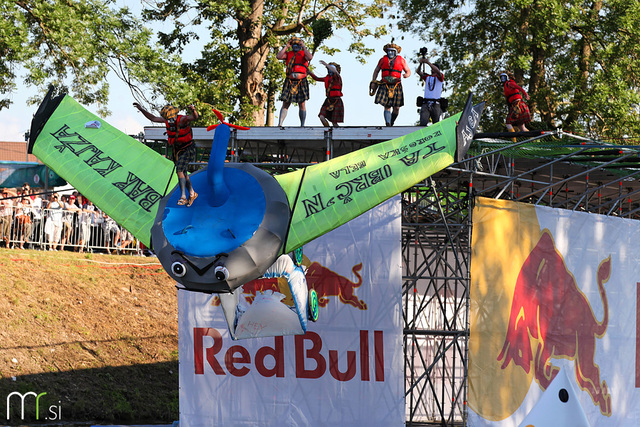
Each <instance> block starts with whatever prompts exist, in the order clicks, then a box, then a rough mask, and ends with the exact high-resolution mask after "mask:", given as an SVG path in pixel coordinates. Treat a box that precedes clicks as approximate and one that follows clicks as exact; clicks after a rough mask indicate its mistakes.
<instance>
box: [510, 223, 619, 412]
mask: <svg viewBox="0 0 640 427" xmlns="http://www.w3.org/2000/svg"><path fill="white" fill-rule="evenodd" d="M610 275H611V256H609V257H608V258H606V259H605V260H603V261H602V262H601V263H600V265H599V266H598V270H597V275H596V280H597V285H598V291H599V293H600V298H601V299H602V305H603V309H604V314H603V317H602V320H601V321H598V319H597V318H596V317H595V315H594V313H593V310H592V308H591V305H590V303H589V300H588V299H587V298H586V296H585V295H584V294H583V293H582V291H581V290H580V288H579V287H578V285H577V283H576V280H575V278H574V276H573V275H572V274H571V272H570V271H569V270H568V269H567V267H566V265H565V263H564V260H563V258H562V255H561V254H560V253H559V252H558V250H557V249H556V247H555V244H554V241H553V237H552V236H551V233H550V232H549V231H548V230H545V232H544V233H543V235H542V237H541V238H540V241H539V242H538V243H537V245H536V247H535V248H534V249H533V251H532V252H531V253H530V254H529V256H528V257H527V259H526V260H525V262H524V264H523V266H522V269H521V270H520V274H519V275H518V278H517V282H516V286H515V290H514V294H513V301H512V304H511V311H510V315H509V326H508V330H507V336H506V338H505V341H504V345H503V347H502V351H501V352H500V355H499V356H498V361H499V362H502V369H505V368H506V367H507V366H509V364H510V363H511V362H513V363H514V364H515V365H517V366H520V367H521V368H522V369H523V370H524V371H525V372H526V373H529V372H531V370H533V374H534V379H535V380H536V381H537V382H538V384H539V385H540V387H541V388H542V389H543V390H546V389H547V387H548V386H549V384H550V383H551V381H552V380H553V379H554V378H555V376H556V374H557V373H558V372H559V370H560V368H559V367H557V366H554V365H553V363H552V361H551V359H552V358H556V359H569V360H573V361H574V363H575V372H576V380H577V383H578V385H579V386H580V388H581V389H582V390H584V391H586V392H587V393H588V394H589V396H591V399H592V400H593V403H594V405H596V406H599V407H600V412H601V413H602V414H603V415H606V416H610V415H611V394H610V393H609V389H608V387H607V382H606V381H604V380H602V381H601V379H600V367H599V366H598V365H597V364H596V363H595V353H596V339H598V338H602V337H603V336H604V334H605V332H606V331H607V326H608V323H609V305H608V302H607V294H606V292H605V289H604V284H605V283H606V282H607V281H608V280H609V277H610ZM534 355H535V356H534Z"/></svg>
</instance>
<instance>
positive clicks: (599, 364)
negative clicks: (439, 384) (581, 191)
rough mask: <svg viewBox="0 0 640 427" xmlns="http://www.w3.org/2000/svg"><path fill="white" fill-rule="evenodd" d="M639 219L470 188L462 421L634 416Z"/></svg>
mask: <svg viewBox="0 0 640 427" xmlns="http://www.w3.org/2000/svg"><path fill="white" fill-rule="evenodd" d="M638 242H640V222H639V221H635V220H628V219H622V218H615V217H608V216H602V215H596V214H590V213H584V212H574V211H567V210H563V209H552V208H548V207H541V206H534V205H530V204H523V203H515V202H510V201H506V200H493V199H484V198H479V199H477V200H476V205H475V207H474V210H473V235H472V257H471V287H470V297H471V313H470V319H469V321H470V336H469V398H468V404H469V425H470V426H501V427H502V426H548V425H571V426H589V425H590V426H623V425H624V426H628V425H640V421H638V420H640V418H639V415H640V414H639V413H638V408H639V407H640V389H639V387H640V381H639V379H640V364H639V363H638V361H639V360H640V340H639V338H638V336H639V335H638V329H639V327H640V322H639V320H638V319H640V315H639V311H638V298H640V294H639V293H638V288H639V287H640V251H639V250H638Z"/></svg>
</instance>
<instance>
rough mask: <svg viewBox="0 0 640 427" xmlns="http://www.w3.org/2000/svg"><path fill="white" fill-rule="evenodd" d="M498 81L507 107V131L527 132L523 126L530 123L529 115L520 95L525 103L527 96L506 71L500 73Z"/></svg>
mask: <svg viewBox="0 0 640 427" xmlns="http://www.w3.org/2000/svg"><path fill="white" fill-rule="evenodd" d="M500 81H501V82H502V84H503V85H504V96H505V98H506V100H507V105H508V106H509V113H508V114H507V120H506V126H507V130H508V131H509V132H514V131H515V130H514V128H515V129H516V130H518V131H520V132H526V131H528V130H529V129H527V127H526V126H525V125H526V124H527V123H529V122H530V121H531V113H530V112H529V107H527V104H526V103H525V102H524V100H523V99H522V95H524V97H525V98H526V99H527V101H528V100H529V95H528V94H527V92H526V91H525V90H524V89H523V88H521V87H520V86H519V85H518V84H517V83H516V82H515V81H514V80H513V74H511V73H509V72H507V71H503V72H502V73H500Z"/></svg>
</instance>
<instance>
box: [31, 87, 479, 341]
mask: <svg viewBox="0 0 640 427" xmlns="http://www.w3.org/2000/svg"><path fill="white" fill-rule="evenodd" d="M483 108H484V103H481V104H478V105H476V106H474V105H473V104H472V97H471V95H469V98H468V100H467V103H466V106H465V108H464V110H463V111H462V112H461V113H458V114H455V115H453V116H452V117H449V118H447V119H445V120H442V121H440V122H438V123H437V124H434V125H432V126H429V127H425V128H422V129H420V130H418V131H416V132H413V133H410V134H408V135H405V136H402V137H400V138H396V139H393V140H390V141H386V142H382V143H379V144H375V145H372V146H369V147H366V148H363V149H361V150H357V151H355V152H352V153H349V154H346V155H344V156H340V157H337V158H334V159H332V160H329V161H326V162H323V163H320V164H315V165H311V166H308V167H305V168H302V169H299V170H296V171H294V172H289V173H284V174H280V175H276V176H272V175H270V174H269V173H267V172H265V171H264V170H262V169H259V168H257V167H255V166H253V165H251V164H248V163H241V164H234V163H226V162H225V157H226V152H227V147H228V144H229V136H230V132H231V131H230V129H229V126H228V125H227V124H225V123H224V122H223V123H221V124H219V125H216V126H217V127H216V128H215V132H214V134H213V145H212V152H211V155H210V158H209V163H208V166H207V168H205V169H202V170H200V171H198V172H195V173H193V174H191V175H190V179H191V182H192V185H193V187H194V189H195V190H196V191H197V192H198V194H199V197H198V199H197V200H196V201H195V202H194V203H193V205H192V206H189V207H187V206H180V205H177V201H178V198H179V196H180V194H179V193H180V192H179V190H178V189H177V186H176V183H177V179H176V177H175V176H174V175H173V165H172V163H171V162H170V161H169V160H167V159H165V158H164V157H162V156H161V155H160V154H158V153H156V152H154V151H153V150H151V149H149V148H147V147H145V146H144V145H143V144H140V143H139V142H138V141H136V140H135V139H133V138H131V137H129V136H127V135H125V134H123V133H122V132H119V131H118V130H117V129H115V128H113V127H112V126H110V125H109V124H108V123H107V122H105V121H104V120H101V119H99V118H98V117H96V116H94V115H93V114H91V113H90V112H89V111H87V110H86V109H85V108H84V107H82V106H81V105H80V104H78V103H77V102H76V101H74V100H73V99H72V98H70V97H69V96H67V95H65V94H62V95H58V96H53V90H50V91H49V93H48V94H47V96H46V97H45V99H44V100H43V102H42V104H41V105H40V107H39V109H38V111H37V113H36V115H35V116H34V118H33V121H32V126H31V134H30V135H31V136H30V140H29V152H32V153H33V154H35V155H36V156H37V157H38V158H39V159H40V160H42V162H43V163H45V164H47V165H48V166H49V167H51V168H52V169H53V170H54V171H56V172H57V173H58V174H59V175H60V176H62V177H63V178H65V179H66V180H67V182H69V183H70V184H71V185H73V186H74V187H75V188H76V189H77V190H78V191H79V192H80V193H82V194H83V195H85V196H86V197H88V198H89V199H91V200H93V201H94V204H95V205H96V206H98V207H99V208H100V209H102V210H103V211H104V212H106V213H107V214H109V215H110V216H112V217H113V218H114V219H115V220H116V221H117V222H118V223H119V224H120V225H121V226H123V227H125V228H126V229H128V230H130V231H131V233H132V234H133V235H134V236H136V237H137V238H139V239H140V240H141V241H142V242H143V243H144V244H146V245H149V246H151V247H152V248H153V250H154V252H155V253H156V255H157V256H158V259H159V261H160V262H161V263H162V265H163V267H164V269H165V270H166V271H167V273H168V274H169V275H170V276H171V277H172V278H173V279H175V280H176V281H177V282H178V283H180V285H181V286H183V287H185V288H186V289H188V290H193V291H199V292H208V293H220V294H229V293H231V294H232V293H233V292H234V291H235V290H236V289H238V288H239V287H241V286H242V285H243V284H245V283H248V282H250V281H251V280H254V279H257V278H260V277H262V276H263V275H264V274H265V272H267V270H268V269H269V268H270V267H272V266H273V265H274V263H276V261H277V260H278V259H279V257H281V256H283V255H284V256H289V257H291V260H292V261H293V264H294V267H300V264H301V259H302V258H301V257H302V255H301V253H300V254H299V255H289V254H294V253H295V252H296V251H301V248H302V246H303V245H304V244H305V243H308V242H310V241H312V240H313V239H316V238H317V237H320V236H322V235H323V234H325V233H327V232H329V231H331V230H333V229H335V228H337V227H339V226H340V225H342V224H345V223H346V222H348V221H350V220H351V219H353V218H355V217H357V216H358V215H360V214H361V213H363V212H365V211H367V210H369V209H371V208H373V207H374V206H377V205H378V204H380V203H382V202H383V201H385V200H387V199H389V198H390V197H392V196H394V195H396V194H399V193H400V192H402V191H404V190H406V189H407V188H410V187H411V186H412V185H414V184H416V183H418V182H420V181H423V180H424V179H426V178H427V177H429V176H430V175H432V174H434V173H436V172H438V171H440V170H442V169H444V168H446V167H447V166H448V165H450V164H452V163H453V162H454V160H455V159H456V156H458V158H461V156H463V155H464V154H465V152H466V149H467V148H468V143H469V140H468V139H469V138H470V137H471V138H472V137H473V134H474V132H475V130H476V127H477V125H478V122H479V117H480V115H481V113H482V110H483ZM219 118H221V116H219ZM92 121H99V122H100V123H101V126H100V127H99V128H86V127H85V124H86V123H88V122H92ZM458 122H460V124H459V123H458ZM459 126H462V127H464V129H463V130H460V129H459ZM458 135H461V136H460V138H459V137H458ZM459 139H461V140H459ZM286 264H288V262H287V263H286ZM290 273H291V272H290V271H288V270H287V269H285V270H282V271H280V272H279V274H283V275H290ZM312 294H314V295H315V293H310V294H309V296H305V295H301V296H300V298H301V301H299V304H298V303H296V307H297V308H298V309H300V305H306V300H307V299H308V300H309V301H310V304H311V305H313V304H315V303H316V302H317V301H316V302H313V301H314V300H315V298H316V297H317V295H315V296H314V295H312ZM221 300H222V301H223V303H222V304H223V307H225V313H229V317H228V319H229V320H230V321H232V320H233V322H236V315H235V313H236V312H237V311H238V307H237V300H238V298H237V296H233V297H232V296H228V295H227V296H223V297H221ZM256 300H260V299H256ZM225 301H226V302H225ZM303 301H305V302H304V303H303ZM310 307H311V306H310ZM311 312H313V309H312V310H311ZM231 313H234V314H233V316H232V315H231ZM245 316H246V314H245ZM232 318H233V319H232ZM231 324H232V323H230V325H231ZM304 328H305V326H304V325H302V329H303V332H302V333H304Z"/></svg>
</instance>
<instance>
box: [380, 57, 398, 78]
mask: <svg viewBox="0 0 640 427" xmlns="http://www.w3.org/2000/svg"><path fill="white" fill-rule="evenodd" d="M403 68H404V60H403V59H402V57H401V56H396V57H395V61H394V63H393V67H392V66H391V64H390V61H389V57H388V56H383V57H382V61H381V64H380V69H381V70H382V78H383V79H384V78H385V77H394V78H396V79H399V78H400V77H402V70H403Z"/></svg>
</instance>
